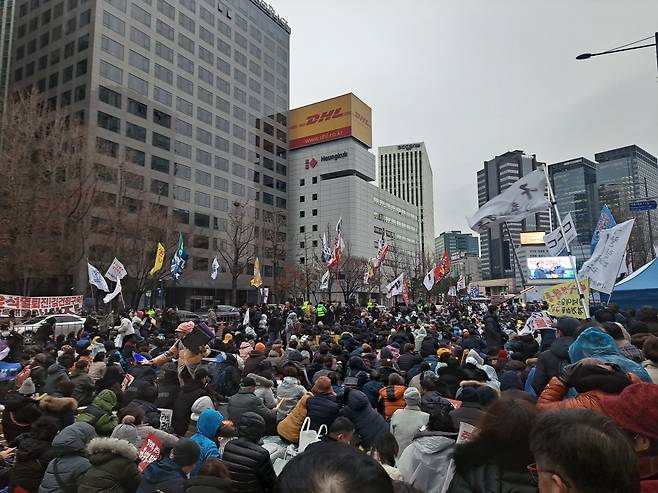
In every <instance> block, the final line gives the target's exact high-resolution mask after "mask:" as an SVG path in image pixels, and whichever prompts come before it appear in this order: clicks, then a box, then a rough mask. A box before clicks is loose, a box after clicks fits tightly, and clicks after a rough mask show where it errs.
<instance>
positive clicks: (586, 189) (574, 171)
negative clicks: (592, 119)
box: [548, 157, 601, 262]
mask: <svg viewBox="0 0 658 493" xmlns="http://www.w3.org/2000/svg"><path fill="white" fill-rule="evenodd" d="M548 172H549V175H550V178H551V186H552V187H553V192H554V193H555V198H556V200H557V205H558V209H559V210H560V214H561V215H562V217H564V216H565V215H567V214H568V213H571V216H572V217H573V220H574V222H575V225H576V231H577V233H578V244H575V243H572V244H571V251H572V253H573V254H574V255H575V256H576V257H577V259H578V261H579V262H583V261H584V260H586V259H587V258H589V256H590V247H589V245H590V241H591V239H592V232H593V231H594V226H595V225H596V221H597V219H598V217H599V212H600V210H601V207H600V205H599V197H598V190H597V185H596V163H594V162H592V161H590V160H589V159H586V158H584V157H579V158H576V159H570V160H568V161H562V162H560V163H555V164H552V165H550V166H549V167H548ZM556 224H557V221H556V220H553V227H554V228H555V227H556Z"/></svg>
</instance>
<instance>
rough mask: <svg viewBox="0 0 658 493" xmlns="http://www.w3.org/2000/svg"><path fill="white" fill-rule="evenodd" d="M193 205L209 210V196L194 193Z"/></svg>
mask: <svg viewBox="0 0 658 493" xmlns="http://www.w3.org/2000/svg"><path fill="white" fill-rule="evenodd" d="M194 203H195V204H196V205H200V206H201V207H208V208H210V195H208V194H207V193H203V192H199V191H197V192H194Z"/></svg>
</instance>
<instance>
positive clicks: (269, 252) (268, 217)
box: [262, 211, 286, 302]
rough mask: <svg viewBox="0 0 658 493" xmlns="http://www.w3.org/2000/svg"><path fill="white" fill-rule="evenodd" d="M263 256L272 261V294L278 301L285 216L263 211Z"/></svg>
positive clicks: (283, 260) (284, 255)
mask: <svg viewBox="0 0 658 493" xmlns="http://www.w3.org/2000/svg"><path fill="white" fill-rule="evenodd" d="M262 241H263V245H264V248H263V255H264V256H265V258H270V259H272V292H273V294H274V298H275V299H274V301H277V302H278V301H279V299H278V296H279V287H278V283H279V271H280V270H281V266H282V265H283V263H284V262H285V258H286V250H285V246H286V216H285V215H284V214H282V213H280V212H276V211H274V212H271V211H263V240H262Z"/></svg>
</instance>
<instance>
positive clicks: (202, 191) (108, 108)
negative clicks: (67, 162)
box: [12, 0, 290, 308]
mask: <svg viewBox="0 0 658 493" xmlns="http://www.w3.org/2000/svg"><path fill="white" fill-rule="evenodd" d="M16 12H17V16H16V28H15V36H14V45H13V63H12V90H20V89H24V88H27V87H36V88H37V89H38V90H39V91H41V92H43V93H44V97H45V98H46V100H47V103H48V105H49V106H50V107H52V108H57V109H62V110H63V111H66V112H70V113H71V114H75V115H77V116H78V117H79V118H80V119H81V120H83V121H84V124H85V126H86V128H87V131H88V135H89V139H90V142H91V143H92V144H93V145H96V147H97V150H98V157H97V159H96V160H95V169H96V171H97V175H98V187H97V188H98V193H99V194H103V195H102V197H103V199H104V205H105V206H108V205H109V206H111V207H115V208H121V207H126V205H127V207H126V213H127V214H130V213H134V212H135V210H137V209H140V208H141V207H153V208H155V209H156V210H157V211H158V213H159V214H161V215H162V217H163V218H167V219H168V220H171V221H172V222H173V224H174V225H173V226H172V228H173V229H174V233H175V234H174V235H173V236H175V237H177V233H178V232H180V233H182V234H183V236H184V239H185V243H186V247H187V248H188V250H189V253H190V261H189V262H188V265H187V267H186V269H185V271H184V272H183V275H182V277H181V278H180V280H179V282H178V283H176V284H175V285H174V284H173V283H172V282H170V281H165V285H164V287H165V290H166V292H167V303H168V304H170V305H172V304H177V305H178V306H179V307H181V308H182V307H186V308H197V307H198V306H200V305H201V304H206V303H209V302H211V301H213V300H214V301H218V302H230V300H229V299H228V296H229V288H230V284H231V279H230V276H228V274H226V272H225V270H226V268H225V265H222V272H221V273H220V275H219V277H218V278H217V279H216V280H214V281H213V280H212V279H211V278H210V276H209V272H210V264H211V262H212V259H213V258H214V257H215V255H217V251H218V249H220V248H226V241H227V234H226V232H225V231H224V230H225V228H226V223H227V217H228V215H229V213H230V210H231V208H232V207H233V206H234V205H235V204H237V205H238V206H243V205H244V206H248V210H249V211H250V212H249V213H250V214H253V216H254V218H255V221H256V222H255V224H256V227H257V228H258V234H257V235H256V239H255V240H254V243H255V244H259V245H262V244H263V243H264V242H266V240H269V241H272V237H271V235H270V237H269V238H265V239H264V236H265V231H266V230H267V225H266V224H265V220H264V219H265V218H266V217H271V216H272V215H273V214H276V215H277V217H282V218H283V219H282V220H283V221H285V219H286V209H287V198H288V189H287V185H288V158H287V152H288V151H287V147H288V146H287V110H288V101H289V59H290V57H289V41H290V27H289V26H288V24H287V22H286V21H285V20H283V19H282V18H280V17H279V16H278V15H277V14H276V13H275V12H274V10H273V9H272V8H271V7H270V6H269V5H267V4H266V3H265V2H262V1H260V0H219V1H218V0H199V1H195V0H181V1H179V2H173V1H170V0H152V1H137V0H98V1H89V0H66V1H60V2H49V1H39V0H18V1H17V3H16ZM245 210H247V209H246V208H245ZM104 221H105V219H104V217H103V215H102V212H101V210H100V209H98V208H95V207H94V208H92V210H91V212H90V214H89V218H88V222H89V230H90V237H89V239H88V241H89V245H88V256H89V259H90V260H91V261H95V262H98V263H100V264H101V266H102V264H103V263H104V262H107V261H108V260H107V259H108V258H109V260H111V258H112V257H113V256H114V255H116V254H117V253H116V252H115V251H114V249H115V248H114V246H113V245H112V243H111V242H108V239H107V238H106V237H104V235H103V224H104ZM162 222H164V219H163V220H162ZM283 229H284V231H285V227H284V228H283ZM282 234H283V237H278V238H282V239H283V240H284V241H285V232H284V233H282ZM261 235H262V236H261ZM169 246H172V247H173V245H168V247H169ZM256 248H259V253H260V263H261V266H262V269H263V274H264V281H265V285H271V283H272V277H273V275H274V274H275V267H276V263H277V262H276V260H275V259H272V258H268V256H267V252H268V251H270V249H269V248H268V246H267V244H265V245H264V246H261V247H258V246H257V245H256ZM154 251H155V244H154V245H153V252H154ZM168 253H169V252H168ZM167 258H169V255H168V256H167ZM120 260H122V261H123V262H124V263H125V264H126V267H127V268H128V272H129V278H130V276H131V275H133V273H132V272H131V268H130V265H129V264H128V262H129V260H128V259H120ZM222 264H223V262H222ZM166 268H168V265H166ZM79 277H80V279H81V281H80V282H79V283H78V288H79V289H81V290H82V292H84V289H85V288H86V274H84V270H83V269H81V273H80V276H79ZM249 278H250V275H248V274H246V275H242V276H240V278H239V297H238V302H243V301H244V300H245V299H246V297H247V295H249V296H250V297H251V299H255V296H256V295H255V292H254V291H255V290H254V289H253V288H252V289H250V288H249Z"/></svg>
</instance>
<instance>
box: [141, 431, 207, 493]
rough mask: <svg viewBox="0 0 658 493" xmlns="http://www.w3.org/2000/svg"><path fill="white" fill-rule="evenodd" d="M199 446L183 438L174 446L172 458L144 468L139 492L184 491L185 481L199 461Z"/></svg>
mask: <svg viewBox="0 0 658 493" xmlns="http://www.w3.org/2000/svg"><path fill="white" fill-rule="evenodd" d="M199 455H200V449H199V446H198V445H197V444H196V443H195V442H194V441H192V440H190V439H189V438H182V439H180V440H179V441H178V443H176V445H175V446H174V450H173V452H172V454H171V458H169V457H164V458H161V459H159V460H156V461H155V462H151V463H150V464H149V465H148V467H147V468H146V469H145V470H144V475H143V476H142V481H141V483H140V484H139V488H137V493H165V492H166V493H184V492H185V481H186V479H187V477H188V475H189V474H190V472H192V470H193V469H194V467H195V466H196V463H197V462H198V461H199Z"/></svg>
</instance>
